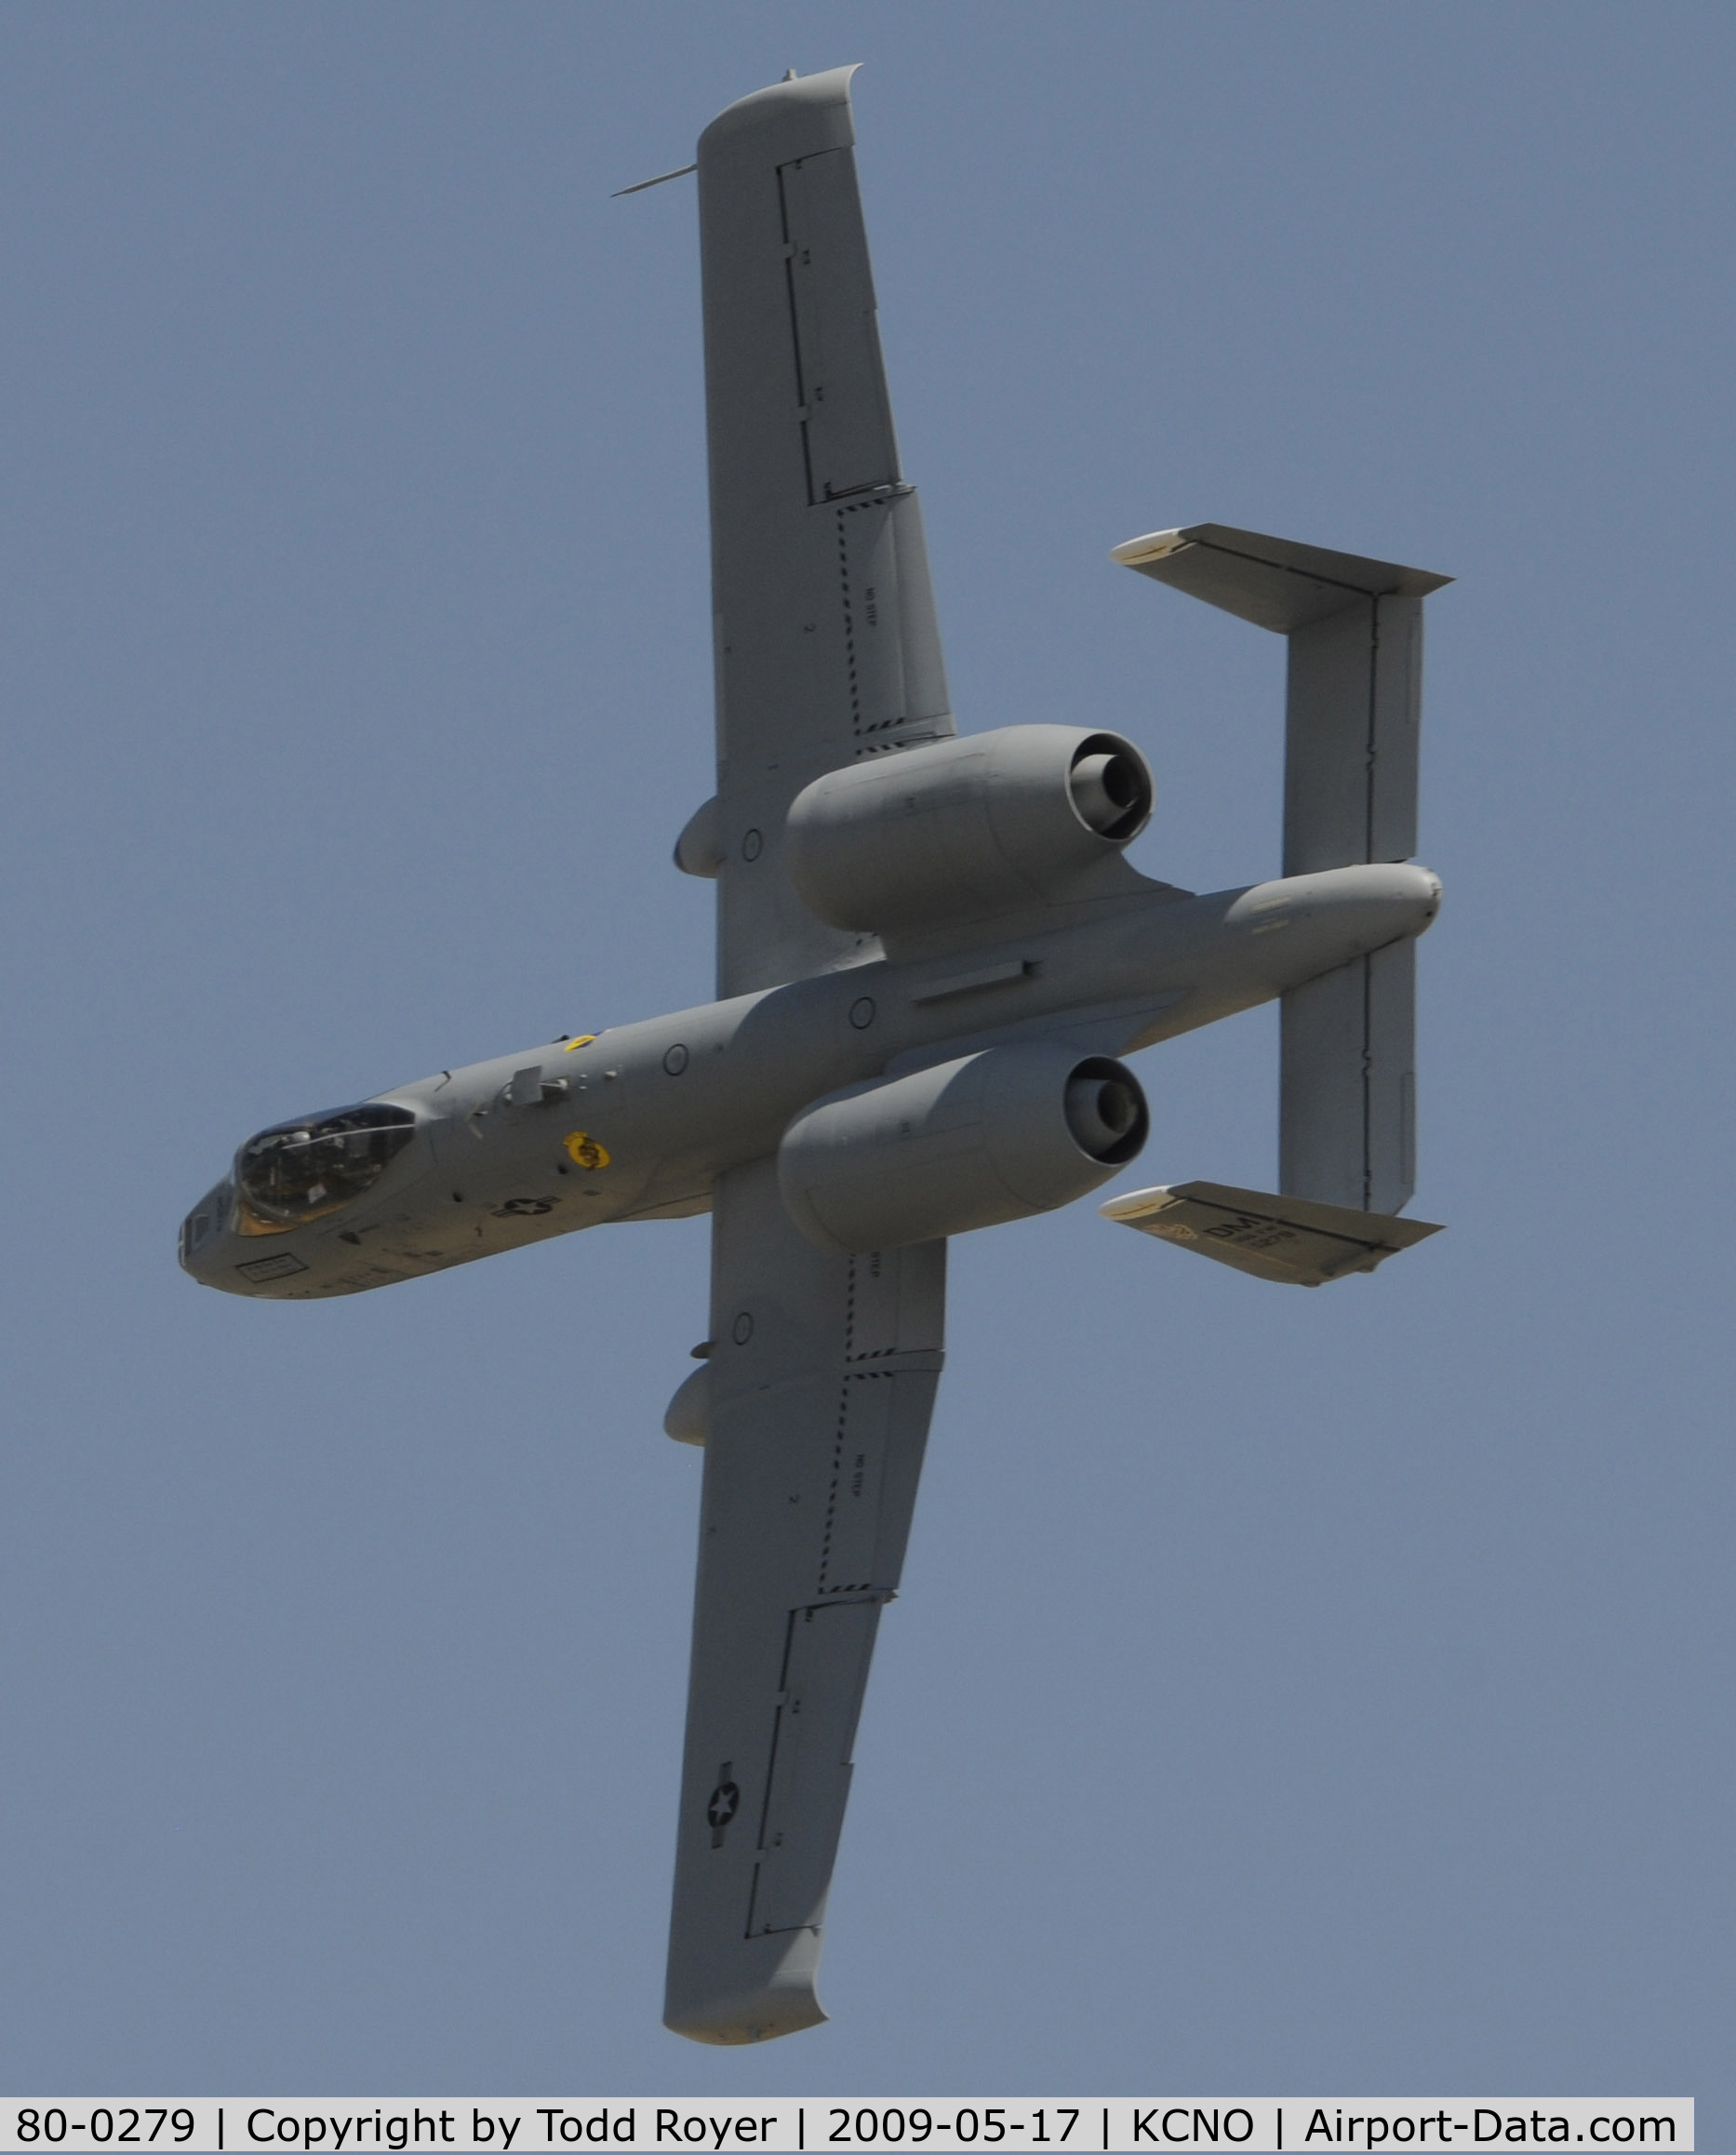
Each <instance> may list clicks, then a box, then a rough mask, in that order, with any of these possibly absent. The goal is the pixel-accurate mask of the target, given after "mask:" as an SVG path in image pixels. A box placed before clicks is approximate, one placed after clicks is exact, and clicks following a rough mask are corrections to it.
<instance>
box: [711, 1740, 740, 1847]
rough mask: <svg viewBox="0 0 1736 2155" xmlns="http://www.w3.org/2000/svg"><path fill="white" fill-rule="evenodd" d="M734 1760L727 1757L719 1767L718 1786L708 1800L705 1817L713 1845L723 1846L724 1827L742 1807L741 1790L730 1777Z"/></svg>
mask: <svg viewBox="0 0 1736 2155" xmlns="http://www.w3.org/2000/svg"><path fill="white" fill-rule="evenodd" d="M733 1763H734V1761H733V1760H729V1759H726V1760H724V1762H723V1764H722V1765H721V1766H719V1767H718V1769H717V1786H716V1787H714V1789H713V1790H712V1792H711V1795H710V1796H709V1797H708V1798H707V1800H706V1804H705V1818H706V1823H707V1824H708V1825H709V1826H710V1827H711V1829H712V1846H713V1847H714V1848H721V1847H722V1846H723V1838H724V1828H725V1827H727V1826H728V1823H729V1821H730V1820H731V1819H732V1818H733V1817H734V1816H735V1814H736V1813H737V1812H738V1811H739V1810H740V1809H741V1789H740V1788H738V1787H736V1785H735V1783H734V1782H733V1781H732V1780H731V1779H730V1778H729V1772H730V1768H731V1766H732V1765H733Z"/></svg>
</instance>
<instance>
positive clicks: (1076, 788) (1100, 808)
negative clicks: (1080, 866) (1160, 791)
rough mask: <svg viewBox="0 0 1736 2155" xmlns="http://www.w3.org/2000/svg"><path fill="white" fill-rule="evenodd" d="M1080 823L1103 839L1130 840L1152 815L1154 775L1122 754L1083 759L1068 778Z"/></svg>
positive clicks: (1068, 785) (1099, 754)
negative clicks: (1152, 777) (1152, 780)
mask: <svg viewBox="0 0 1736 2155" xmlns="http://www.w3.org/2000/svg"><path fill="white" fill-rule="evenodd" d="M1067 791H1068V793H1069V794H1070V795H1071V796H1073V805H1074V808H1075V811H1076V812H1077V814H1078V818H1079V821H1080V822H1081V823H1084V824H1085V826H1086V827H1087V829H1088V830H1093V831H1095V832H1096V833H1097V835H1098V837H1100V838H1130V837H1133V836H1134V835H1135V834H1136V833H1137V832H1138V831H1140V830H1142V829H1143V827H1144V824H1145V821H1146V819H1147V817H1149V815H1150V814H1151V812H1152V783H1151V775H1150V773H1149V772H1148V771H1147V770H1146V769H1145V767H1144V765H1143V764H1142V763H1139V762H1136V761H1135V760H1134V758H1133V757H1132V756H1126V755H1123V754H1121V753H1120V752H1119V751H1117V752H1116V753H1115V754H1113V755H1104V754H1102V752H1101V751H1100V752H1099V753H1098V754H1096V755H1092V756H1080V758H1079V760H1078V761H1077V762H1076V763H1075V765H1074V767H1073V769H1072V770H1071V771H1070V772H1069V773H1068V777H1067Z"/></svg>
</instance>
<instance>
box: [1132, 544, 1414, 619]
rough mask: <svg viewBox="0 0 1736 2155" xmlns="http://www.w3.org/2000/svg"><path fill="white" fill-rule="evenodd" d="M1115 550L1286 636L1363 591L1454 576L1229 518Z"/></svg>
mask: <svg viewBox="0 0 1736 2155" xmlns="http://www.w3.org/2000/svg"><path fill="white" fill-rule="evenodd" d="M1110 558H1111V559H1112V560H1115V561H1119V562H1120V563H1121V564H1122V566H1123V568H1126V569H1138V570H1139V572H1140V574H1141V575H1142V576H1150V577H1154V578H1155V580H1156V581H1157V582H1159V583H1167V584H1168V585H1170V587H1171V588H1172V589H1174V590H1176V591H1184V592H1186V593H1187V595H1188V596H1189V597H1190V598H1203V599H1204V600H1205V601H1206V603H1207V605H1208V606H1216V607H1222V609H1223V610H1224V612H1225V613H1233V614H1235V616H1236V618H1237V619H1238V620H1240V621H1249V622H1253V624H1254V626H1255V627H1256V628H1263V629H1272V630H1273V631H1275V633H1276V634H1277V635H1279V636H1289V634H1290V633H1291V631H1292V630H1295V629H1299V628H1305V627H1306V626H1307V625H1308V624H1309V622H1316V621H1324V620H1325V619H1326V617H1327V616H1328V615H1329V614H1334V613H1342V611H1343V609H1344V608H1345V607H1347V606H1351V605H1354V604H1355V601H1356V600H1357V599H1368V598H1426V597H1427V596H1428V595H1429V593H1430V592H1431V591H1438V590H1439V589H1440V587H1441V585H1442V584H1443V583H1450V582H1452V578H1451V577H1450V576H1436V574H1435V572H1434V570H1433V569H1407V568H1405V567H1404V566H1403V564H1402V563H1400V562H1396V561H1370V560H1368V559H1366V558H1365V557H1364V556H1363V555H1360V554H1339V553H1337V552H1335V551H1334V550H1333V549H1332V548H1331V547H1329V546H1305V545H1303V544H1302V542H1301V541H1300V540H1296V539H1272V538H1268V537H1267V535H1266V534H1265V533H1264V532H1263V531H1237V530H1235V529H1234V528H1233V527H1232V526H1231V525H1228V524H1190V525H1188V526H1186V527H1185V529H1182V530H1179V531H1149V532H1147V533H1146V535H1145V536H1144V537H1143V538H1142V539H1128V540H1126V541H1124V542H1123V543H1122V544H1121V545H1119V546H1116V547H1113V548H1112V549H1111V552H1110Z"/></svg>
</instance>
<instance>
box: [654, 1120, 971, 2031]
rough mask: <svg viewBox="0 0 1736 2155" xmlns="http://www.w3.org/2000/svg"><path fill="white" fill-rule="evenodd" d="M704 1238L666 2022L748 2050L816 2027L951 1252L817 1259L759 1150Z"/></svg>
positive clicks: (720, 1191) (718, 1194)
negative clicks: (825, 1941) (695, 1513)
mask: <svg viewBox="0 0 1736 2155" xmlns="http://www.w3.org/2000/svg"><path fill="white" fill-rule="evenodd" d="M712 1234H713V1242H712V1325H711V1335H712V1348H711V1355H710V1359H709V1361H708V1362H707V1365H706V1369H707V1374H708V1379H709V1382H708V1385H707V1386H706V1389H707V1392H708V1395H709V1397H708V1400H707V1412H706V1415H705V1422H706V1439H705V1479H704V1490H703V1494H702V1496H701V1508H700V1550H699V1580H698V1586H697V1590H696V1593H695V1596H694V1609H693V1658H692V1672H691V1678H690V1682H689V1690H688V1729H687V1750H686V1758H685V1761H684V1764H683V1767H682V1777H681V1814H680V1822H679V1827H678V1830H677V1840H676V1854H675V1891H674V1911H673V1915H672V1918H671V1923H670V1944H669V1980H668V1994H667V2001H666V2004H665V2008H664V2019H665V2021H666V2023H667V2025H668V2026H669V2027H670V2028H674V2030H675V2031H676V2033H678V2034H681V2035H686V2036H689V2037H692V2038H693V2039H694V2040H695V2041H701V2042H715V2043H740V2042H756V2041H763V2040H764V2039H765V2038H767V2037H768V2036H776V2035H787V2034H790V2033H792V2032H793V2031H794V2030H795V2029H796V2028H809V2027H812V2026H813V2025H814V2024H815V2023H816V2022H817V2021H821V2020H823V2019H824V2018H825V2014H823V2013H822V2012H821V2009H820V2004H819V2001H818V2000H817V1998H816V1997H815V1993H814V1980H815V1974H816V1971H817V1969H818V1966H819V1961H820V1940H821V1924H822V1922H823V1921H824V1917H825V1906H826V1892H827V1888H828V1886H829V1885H830V1883H831V1879H832V1866H833V1859H834V1857H835V1854H836V1851H837V1843H838V1833H839V1829H840V1827H842V1825H843V1821H844V1806H845V1800H846V1799H847V1797H848V1793H849V1784H850V1749H851V1745H852V1742H853V1739H854V1736H855V1732H856V1719H857V1715H858V1713H859V1711H860V1709H861V1698H862V1690H863V1686H864V1685H865V1683H866V1682H867V1678H868V1664H869V1660H870V1657H871V1656H872V1654H873V1653H874V1642H875V1630H876V1628H877V1626H878V1624H879V1620H880V1610H881V1607H882V1604H883V1603H885V1602H886V1601H888V1600H890V1599H891V1598H892V1594H893V1591H894V1589H895V1588H896V1587H897V1585H898V1581H899V1574H900V1572H901V1568H902V1565H903V1559H904V1544H905V1540H906V1538H907V1536H908V1534H909V1532H910V1519H911V1511H912V1507H913V1506H914V1505H915V1496H916V1482H917V1478H918V1476H919V1474H920V1472H921V1466H922V1455H923V1448H924V1445H925V1443H926V1441H927V1438H928V1416H929V1412H930V1410H931V1408H932V1406H933V1403H934V1393H935V1387H936V1385H937V1384H938V1383H939V1379H940V1371H941V1334H942V1324H943V1311H944V1302H945V1277H946V1245H945V1243H944V1242H927V1243H920V1244H917V1245H915V1247H913V1248H910V1249H905V1250H898V1251H888V1252H885V1253H883V1254H878V1255H871V1256H861V1257H833V1256H829V1255H827V1254H825V1253H824V1252H821V1251H820V1250H818V1249H816V1248H815V1247H814V1245H813V1244H812V1243H811V1242H808V1241H807V1240H806V1239H805V1238H803V1236H802V1235H801V1234H800V1233H799V1232H798V1231H797V1230H796V1228H795V1226H794V1225H793V1224H792V1223H791V1220H790V1217H789V1215H788V1213H787V1212H786V1211H784V1209H783V1204H782V1200H781V1198H780V1197H779V1194H778V1178H777V1163H776V1161H775V1160H771V1159H766V1160H757V1161H755V1162H754V1163H753V1164H752V1165H751V1166H748V1167H744V1168H739V1169H737V1170H735V1171H733V1172H731V1173H729V1174H727V1175H725V1176H723V1177H722V1178H721V1179H720V1181H719V1183H718V1185H717V1186H716V1189H715V1192H714V1205H713V1213H712Z"/></svg>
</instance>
